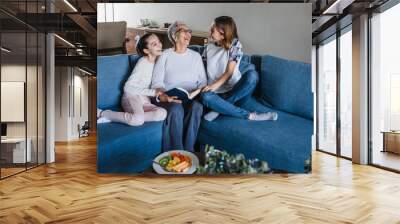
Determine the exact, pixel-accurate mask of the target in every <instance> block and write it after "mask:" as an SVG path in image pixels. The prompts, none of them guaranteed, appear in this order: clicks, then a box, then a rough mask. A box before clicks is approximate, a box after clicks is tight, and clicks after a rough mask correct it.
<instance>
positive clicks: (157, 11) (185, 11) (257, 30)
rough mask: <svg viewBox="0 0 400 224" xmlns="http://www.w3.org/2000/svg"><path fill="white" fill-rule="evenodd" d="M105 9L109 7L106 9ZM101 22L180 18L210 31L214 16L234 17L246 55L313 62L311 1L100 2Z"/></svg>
mask: <svg viewBox="0 0 400 224" xmlns="http://www.w3.org/2000/svg"><path fill="white" fill-rule="evenodd" d="M105 9H106V10H105ZM97 11H98V16H97V21H98V22H105V21H107V22H110V21H126V22H127V24H128V27H135V26H137V25H139V22H140V19H141V18H148V19H152V20H154V21H156V22H157V23H158V24H159V25H163V23H165V22H169V23H170V22H173V21H175V20H181V21H184V22H185V23H187V24H188V25H189V26H190V27H191V28H192V29H193V30H196V31H208V30H209V28H210V25H211V22H212V21H213V19H214V18H216V17H218V16H222V15H227V16H231V17H233V18H234V20H235V22H236V24H237V27H238V32H239V38H240V40H241V42H242V44H243V46H244V51H245V53H247V54H270V55H274V56H278V57H283V58H287V59H292V60H298V61H304V62H308V63H311V41H312V38H311V33H312V32H311V4H308V3H307V4H302V3H300V4H296V3H291V4H276V3H274V4H265V3H212V4H211V3H210V4H203V3H190V4H179V3H175V4H157V3H135V4H130V3H99V4H98V10H97Z"/></svg>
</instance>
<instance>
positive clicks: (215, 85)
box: [202, 81, 222, 92]
mask: <svg viewBox="0 0 400 224" xmlns="http://www.w3.org/2000/svg"><path fill="white" fill-rule="evenodd" d="M221 86H222V83H221V82H218V81H217V82H214V83H213V84H211V85H207V86H206V87H204V88H203V90H202V92H208V91H212V92H214V91H215V90H217V89H218V88H219V87H221Z"/></svg>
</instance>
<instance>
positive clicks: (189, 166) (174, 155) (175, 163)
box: [153, 150, 199, 174]
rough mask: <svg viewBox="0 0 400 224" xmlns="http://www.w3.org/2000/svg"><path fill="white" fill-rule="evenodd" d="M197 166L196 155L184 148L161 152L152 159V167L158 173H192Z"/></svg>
mask: <svg viewBox="0 0 400 224" xmlns="http://www.w3.org/2000/svg"><path fill="white" fill-rule="evenodd" d="M198 166H199V159H198V158H197V156H196V155H195V154H193V153H191V152H189V151H184V150H172V151H168V152H164V153H161V154H160V155H158V156H157V157H156V158H155V159H154V161H153V169H154V171H155V172H156V173H158V174H193V173H194V172H196V170H197V167H198Z"/></svg>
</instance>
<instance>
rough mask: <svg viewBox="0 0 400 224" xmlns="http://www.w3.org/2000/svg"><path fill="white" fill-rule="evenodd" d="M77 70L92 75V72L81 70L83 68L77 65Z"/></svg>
mask: <svg viewBox="0 0 400 224" xmlns="http://www.w3.org/2000/svg"><path fill="white" fill-rule="evenodd" d="M78 70H79V71H81V72H83V73H85V74H87V75H93V74H92V73H90V72H88V71H86V70H83V69H81V68H79V67H78Z"/></svg>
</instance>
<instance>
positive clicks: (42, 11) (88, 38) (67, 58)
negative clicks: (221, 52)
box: [0, 0, 387, 72]
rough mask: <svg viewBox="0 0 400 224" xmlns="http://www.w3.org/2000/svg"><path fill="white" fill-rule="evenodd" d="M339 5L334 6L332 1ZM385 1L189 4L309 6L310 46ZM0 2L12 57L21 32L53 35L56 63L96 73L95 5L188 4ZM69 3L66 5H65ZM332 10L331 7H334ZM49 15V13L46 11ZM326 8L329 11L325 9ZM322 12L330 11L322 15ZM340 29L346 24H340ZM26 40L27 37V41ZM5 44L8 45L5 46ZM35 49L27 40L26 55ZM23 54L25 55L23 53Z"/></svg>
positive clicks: (21, 40) (20, 47) (20, 41)
mask: <svg viewBox="0 0 400 224" xmlns="http://www.w3.org/2000/svg"><path fill="white" fill-rule="evenodd" d="M336 1H337V2H338V4H337V3H335V2H336ZM386 1H387V0H231V1H225V0H198V1H196V0H193V1H191V2H269V3H311V4H312V13H313V17H312V21H310V22H312V25H313V34H312V35H313V43H317V42H318V41H320V40H321V39H323V38H325V37H326V36H329V35H331V33H332V32H335V29H336V27H335V26H336V25H335V24H337V21H339V20H342V21H346V20H345V19H344V18H347V20H348V21H349V22H350V23H351V17H352V16H357V15H358V14H360V13H361V12H365V10H369V9H373V8H374V7H377V6H379V5H381V4H383V3H384V2H386ZM45 2H46V1H45V0H1V1H0V24H1V29H2V32H3V33H7V34H6V35H3V37H2V39H4V40H3V41H2V43H3V46H6V45H7V48H11V49H12V50H13V52H15V53H13V54H18V53H22V52H23V49H25V44H26V43H25V38H22V37H24V35H23V34H20V33H21V32H22V33H24V32H25V30H26V29H28V30H29V31H39V32H55V33H56V34H58V35H59V36H60V37H61V38H62V39H64V40H66V41H67V42H69V43H71V44H73V45H74V47H71V44H69V43H66V42H65V41H63V40H62V39H60V38H55V45H56V50H55V52H56V64H58V65H72V66H82V67H85V68H87V69H89V70H91V71H94V72H95V70H96V25H97V12H96V10H97V3H99V2H102V3H107V2H109V3H111V2H132V3H133V2H160V3H165V2H188V1H187V0H47V2H48V4H47V6H46V4H45ZM68 3H69V4H68ZM332 5H333V6H334V7H333V6H332ZM50 9H51V11H52V13H48V12H49V11H50ZM327 9H329V10H327ZM324 12H329V13H328V14H326V13H325V14H324ZM341 24H342V25H343V26H344V25H346V23H345V22H342V23H341ZM28 39H29V38H28ZM6 43H7V44H6ZM35 49H36V46H35V44H34V43H30V40H28V47H27V52H28V55H29V54H31V53H34V52H35ZM25 54H26V52H25Z"/></svg>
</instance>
